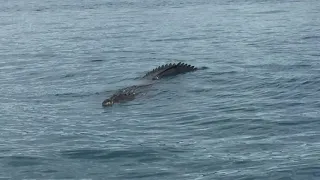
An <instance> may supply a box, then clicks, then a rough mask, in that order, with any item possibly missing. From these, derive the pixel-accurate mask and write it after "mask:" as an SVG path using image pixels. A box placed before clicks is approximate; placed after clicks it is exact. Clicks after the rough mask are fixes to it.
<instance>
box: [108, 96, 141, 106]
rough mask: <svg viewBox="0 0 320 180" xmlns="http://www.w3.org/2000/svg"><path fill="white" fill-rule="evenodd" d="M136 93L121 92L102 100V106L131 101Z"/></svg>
mask: <svg viewBox="0 0 320 180" xmlns="http://www.w3.org/2000/svg"><path fill="white" fill-rule="evenodd" d="M135 95H136V94H135V93H120V94H115V95H113V96H111V97H110V98H108V99H106V100H104V101H103V102H102V106H112V105H113V104H116V103H122V102H126V101H131V100H133V99H134V98H135Z"/></svg>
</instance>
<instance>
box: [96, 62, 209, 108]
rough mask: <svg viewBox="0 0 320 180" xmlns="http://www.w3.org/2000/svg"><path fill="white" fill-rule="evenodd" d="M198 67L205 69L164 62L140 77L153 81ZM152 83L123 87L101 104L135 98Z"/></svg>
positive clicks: (105, 104) (110, 104)
mask: <svg viewBox="0 0 320 180" xmlns="http://www.w3.org/2000/svg"><path fill="white" fill-rule="evenodd" d="M199 69H206V67H202V68H196V67H194V66H191V65H188V64H184V63H181V62H179V63H178V64H175V63H174V64H171V63H170V64H165V65H162V66H159V67H157V68H155V69H153V70H152V71H150V72H148V73H146V74H145V75H144V76H143V77H142V78H143V79H149V80H151V82H152V83H154V82H155V81H154V80H158V79H162V78H165V77H170V76H176V75H178V74H183V73H187V72H192V71H196V70H199ZM151 85H152V84H147V85H135V86H130V87H127V88H123V89H120V90H118V91H117V92H116V93H115V94H113V95H112V96H111V97H110V98H108V99H106V100H104V101H103V102H102V106H112V105H113V104H115V103H123V102H127V101H131V100H133V99H135V97H136V96H137V95H138V94H140V93H142V92H145V90H146V89H145V88H146V87H150V86H151Z"/></svg>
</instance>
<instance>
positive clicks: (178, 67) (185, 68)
mask: <svg viewBox="0 0 320 180" xmlns="http://www.w3.org/2000/svg"><path fill="white" fill-rule="evenodd" d="M197 69H198V68H196V67H194V66H191V65H188V64H185V63H181V62H179V63H178V64H175V63H174V64H172V63H170V64H166V65H162V66H159V67H157V68H155V69H153V70H152V71H150V72H148V73H147V74H146V75H145V76H144V77H143V78H152V79H160V78H162V77H166V76H175V75H178V74H182V73H187V72H191V71H195V70H197Z"/></svg>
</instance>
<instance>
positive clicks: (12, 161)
mask: <svg viewBox="0 0 320 180" xmlns="http://www.w3.org/2000/svg"><path fill="white" fill-rule="evenodd" d="M45 160H47V159H46V158H43V157H35V156H7V157H2V161H4V162H6V164H8V165H9V166H13V167H20V166H34V165H41V164H44V161H45Z"/></svg>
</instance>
